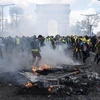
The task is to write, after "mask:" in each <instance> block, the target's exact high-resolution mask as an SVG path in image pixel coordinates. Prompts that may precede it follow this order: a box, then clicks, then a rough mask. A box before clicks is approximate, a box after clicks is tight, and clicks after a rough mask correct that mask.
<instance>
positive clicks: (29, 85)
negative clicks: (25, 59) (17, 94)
mask: <svg viewBox="0 0 100 100" xmlns="http://www.w3.org/2000/svg"><path fill="white" fill-rule="evenodd" d="M25 86H26V87H27V88H29V87H32V86H33V85H32V84H31V83H30V82H28V83H27V84H26V85H25Z"/></svg>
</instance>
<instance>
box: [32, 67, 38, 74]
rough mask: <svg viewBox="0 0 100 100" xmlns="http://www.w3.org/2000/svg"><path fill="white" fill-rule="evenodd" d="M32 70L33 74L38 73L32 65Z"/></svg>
mask: <svg viewBox="0 0 100 100" xmlns="http://www.w3.org/2000/svg"><path fill="white" fill-rule="evenodd" d="M32 71H33V72H34V74H35V75H38V73H37V72H36V71H37V69H36V68H35V67H34V66H32Z"/></svg>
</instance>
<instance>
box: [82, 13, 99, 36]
mask: <svg viewBox="0 0 100 100" xmlns="http://www.w3.org/2000/svg"><path fill="white" fill-rule="evenodd" d="M84 16H86V18H85V20H82V21H81V23H80V26H81V27H82V28H83V29H84V30H86V32H87V34H89V35H91V33H92V30H93V29H94V28H95V27H97V26H98V23H99V21H100V16H99V15H98V14H92V15H84Z"/></svg>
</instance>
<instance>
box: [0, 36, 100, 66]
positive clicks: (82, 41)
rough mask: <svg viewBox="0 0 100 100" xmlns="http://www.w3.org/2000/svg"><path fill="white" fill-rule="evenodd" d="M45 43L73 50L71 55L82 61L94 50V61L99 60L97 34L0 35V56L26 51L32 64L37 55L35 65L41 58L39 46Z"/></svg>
mask: <svg viewBox="0 0 100 100" xmlns="http://www.w3.org/2000/svg"><path fill="white" fill-rule="evenodd" d="M46 43H49V44H51V47H52V49H54V50H55V49H60V48H61V47H62V46H63V45H67V47H68V48H69V49H71V50H73V57H75V58H76V59H82V61H83V63H85V62H86V59H87V58H88V57H90V51H91V52H95V53H96V55H95V57H94V62H96V63H97V64H99V62H100V37H97V36H92V37H91V36H77V35H74V36H70V35H67V36H60V35H56V36H47V37H44V36H42V35H39V36H38V37H36V36H35V35H34V36H32V37H25V36H23V37H18V36H16V37H15V38H13V37H11V36H9V37H6V38H3V37H0V58H2V59H3V54H4V53H6V55H7V54H13V53H18V52H27V53H28V54H32V56H33V64H34V62H35V60H36V57H38V60H37V63H36V66H38V64H39V61H40V60H41V54H40V48H41V47H42V46H45V44H46Z"/></svg>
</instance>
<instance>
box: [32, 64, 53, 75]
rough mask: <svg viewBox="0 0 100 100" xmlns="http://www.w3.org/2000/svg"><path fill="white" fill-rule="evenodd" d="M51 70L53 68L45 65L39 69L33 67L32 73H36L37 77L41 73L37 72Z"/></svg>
mask: <svg viewBox="0 0 100 100" xmlns="http://www.w3.org/2000/svg"><path fill="white" fill-rule="evenodd" d="M51 68H52V67H51V66H48V65H46V64H44V65H40V66H39V68H38V69H36V68H35V67H34V66H32V71H33V72H34V73H35V75H38V74H39V73H37V70H40V71H43V70H44V69H46V70H49V69H51Z"/></svg>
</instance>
